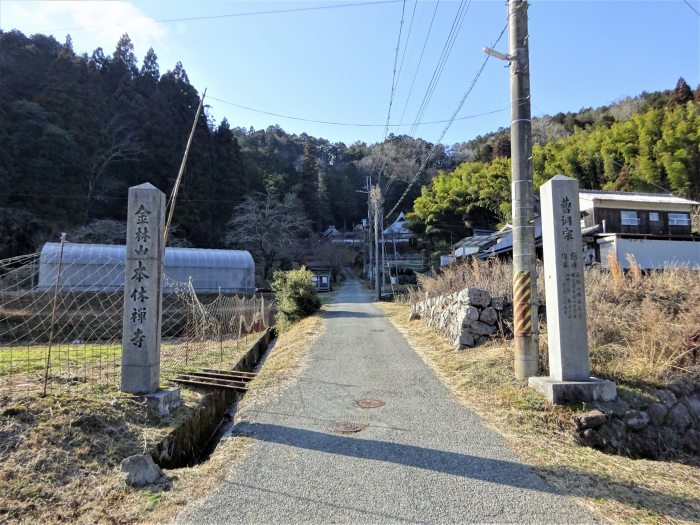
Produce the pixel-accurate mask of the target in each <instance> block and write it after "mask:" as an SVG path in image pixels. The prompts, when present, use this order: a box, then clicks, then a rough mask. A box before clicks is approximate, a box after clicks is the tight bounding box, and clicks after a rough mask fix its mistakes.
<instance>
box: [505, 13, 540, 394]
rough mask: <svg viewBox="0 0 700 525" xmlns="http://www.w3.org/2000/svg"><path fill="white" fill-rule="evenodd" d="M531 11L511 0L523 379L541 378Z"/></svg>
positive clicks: (517, 311)
mask: <svg viewBox="0 0 700 525" xmlns="http://www.w3.org/2000/svg"><path fill="white" fill-rule="evenodd" d="M527 7H528V5H527V1H525V0H508V22H509V26H510V28H509V36H510V57H509V58H510V112H511V125H510V140H511V166H512V170H513V183H512V195H513V317H514V319H513V321H514V322H513V324H514V336H515V376H516V377H517V378H518V379H521V380H522V379H527V378H528V377H530V376H535V375H537V373H538V368H539V350H538V346H539V345H538V326H537V323H538V315H537V304H538V302H537V268H536V262H537V258H536V253H535V224H534V208H535V206H534V197H533V187H532V122H531V114H530V58H529V51H528V33H527Z"/></svg>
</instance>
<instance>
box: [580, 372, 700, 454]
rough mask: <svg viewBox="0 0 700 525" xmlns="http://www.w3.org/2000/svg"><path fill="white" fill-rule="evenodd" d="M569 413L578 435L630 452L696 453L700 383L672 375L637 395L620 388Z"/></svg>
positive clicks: (608, 448) (587, 442) (613, 450)
mask: <svg viewBox="0 0 700 525" xmlns="http://www.w3.org/2000/svg"><path fill="white" fill-rule="evenodd" d="M594 406H595V407H596V409H595V410H592V411H590V412H586V413H584V414H579V415H576V416H574V418H573V422H574V424H575V425H576V430H577V433H578V436H579V439H580V441H581V442H582V443H583V444H585V445H588V446H590V447H593V448H597V449H599V450H603V451H604V452H608V453H612V454H623V455H625V456H630V457H633V458H648V459H664V458H668V457H672V456H674V455H676V454H677V453H678V452H684V453H687V454H692V455H698V454H699V453H700V383H691V382H690V381H685V380H683V381H677V382H675V383H671V384H669V385H668V386H667V387H666V388H664V389H654V390H651V391H649V392H647V393H645V394H643V395H630V394H627V393H624V392H620V397H619V399H618V400H617V401H612V402H607V403H594Z"/></svg>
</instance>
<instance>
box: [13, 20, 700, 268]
mask: <svg viewBox="0 0 700 525" xmlns="http://www.w3.org/2000/svg"><path fill="white" fill-rule="evenodd" d="M673 80H675V79H673ZM198 102H199V94H198V92H197V90H196V89H195V88H194V87H193V86H192V85H191V84H190V82H189V80H188V78H187V73H186V72H185V69H184V67H183V66H182V64H180V63H178V64H176V65H175V67H174V68H173V69H172V70H168V71H167V72H166V73H164V74H161V73H160V67H159V65H158V61H157V56H156V53H155V52H154V51H153V49H149V50H148V52H147V54H146V56H145V58H144V60H143V63H142V65H141V66H140V67H139V64H138V63H137V61H136V57H135V54H134V47H133V44H132V42H131V40H130V39H129V37H128V35H126V34H125V35H124V36H122V38H121V39H120V40H119V42H118V43H117V46H116V49H115V50H114V52H113V53H111V54H107V53H105V52H104V51H103V50H102V49H101V48H98V49H96V50H95V51H93V52H92V54H90V55H88V54H87V53H85V54H78V53H76V52H75V51H74V50H73V47H72V43H71V39H70V37H67V38H66V41H65V42H64V43H63V44H61V43H60V42H58V41H57V40H55V39H54V38H53V37H50V36H44V35H32V36H31V37H27V36H25V35H24V34H22V33H21V32H19V31H10V32H3V31H0V181H1V182H2V188H3V190H2V192H0V239H1V240H2V242H1V243H0V258H5V257H10V256H14V255H19V254H25V253H30V252H32V251H36V250H37V249H38V248H40V246H41V244H42V243H43V242H46V241H48V240H56V239H57V235H58V233H59V232H61V231H67V232H69V240H72V241H74V242H80V241H82V242H108V243H119V242H123V238H124V232H125V229H123V228H124V227H123V221H124V218H125V213H126V194H127V188H128V187H129V186H133V185H136V184H141V183H143V182H151V183H152V184H154V185H155V186H156V187H158V188H160V189H161V190H162V191H163V192H165V193H166V195H168V194H169V193H170V191H171V189H172V187H173V184H174V181H175V178H176V176H177V173H178V169H179V165H180V161H181V158H182V154H183V151H184V148H185V143H186V141H187V136H188V133H189V130H190V128H191V125H192V121H193V119H194V116H195V114H196V110H197V106H198ZM205 103H206V100H205ZM533 144H534V147H533V157H534V159H533V160H534V177H535V185H536V186H539V185H540V184H542V183H544V182H545V181H546V180H548V179H549V178H551V177H552V176H554V175H556V174H558V173H564V174H566V175H569V176H573V177H576V178H577V179H579V181H580V182H581V187H583V188H588V189H610V190H627V191H651V192H660V191H671V192H673V193H675V194H677V195H682V196H686V197H690V198H694V199H698V198H699V197H700V87H698V88H697V89H696V90H695V92H693V91H692V89H691V88H690V86H688V85H687V84H686V82H685V81H684V80H683V79H682V78H681V79H679V80H678V82H677V85H676V87H675V89H673V90H669V91H667V92H656V93H642V94H641V95H639V96H636V97H630V98H626V99H624V100H621V101H618V102H616V103H614V104H612V105H610V106H606V107H601V108H596V109H584V110H581V111H579V112H577V113H566V114H564V113H559V114H557V115H554V116H544V117H539V118H535V119H534V120H533ZM427 155H430V158H431V161H430V162H429V163H428V167H427V168H426V169H425V171H424V172H423V173H421V174H420V175H419V176H418V179H417V181H416V184H415V185H413V186H411V187H410V188H409V182H410V180H411V179H412V178H413V176H414V174H415V173H416V172H417V170H418V169H419V167H420V166H421V164H422V162H423V160H424V159H425V157H426V156H427ZM509 157H510V142H509V130H507V129H499V130H497V131H495V132H493V133H489V134H487V135H484V136H479V137H477V138H475V139H473V140H470V141H468V142H464V143H459V144H454V145H452V146H443V145H437V146H436V147H433V145H432V144H430V143H428V142H426V141H424V140H422V139H419V138H412V137H409V136H406V135H393V134H391V135H389V136H388V138H387V139H386V140H385V141H384V142H383V143H378V144H372V145H368V144H366V143H364V142H355V143H354V144H351V145H346V144H343V143H342V142H339V143H331V142H329V141H327V140H325V139H323V138H315V137H311V136H309V135H307V134H305V133H302V134H301V135H296V134H289V133H286V132H285V131H284V130H283V129H282V128H281V127H279V126H270V127H268V128H267V129H264V130H263V129H260V130H254V129H252V128H250V129H244V128H240V127H231V125H230V123H229V122H228V121H227V120H226V119H223V120H222V121H221V122H220V123H216V122H213V121H212V120H211V119H210V118H209V117H208V116H207V113H206V111H205V112H203V114H202V115H201V116H200V118H199V120H198V122H197V126H196V132H195V136H194V141H193V146H192V149H191V151H190V155H189V159H188V163H187V168H186V172H185V176H184V182H183V186H182V188H181V191H180V196H179V198H178V203H177V208H176V213H175V218H174V229H173V233H172V236H171V244H172V245H179V246H199V247H209V248H219V247H231V248H245V249H250V250H251V251H252V252H253V253H254V255H258V254H257V251H258V250H257V249H256V246H254V245H248V244H247V241H246V240H245V236H241V235H237V232H238V230H237V228H240V227H242V226H241V224H240V220H236V210H247V209H249V208H251V206H253V207H254V206H255V203H256V202H258V203H260V206H263V205H264V204H265V203H267V205H268V206H269V204H270V199H272V200H273V201H276V202H277V201H279V204H280V205H283V207H282V208H280V209H282V210H283V211H284V212H285V213H286V214H288V215H289V214H292V215H294V216H295V217H299V218H301V219H302V220H301V222H300V223H299V224H300V225H302V226H305V227H299V228H295V229H294V235H297V236H298V240H299V244H303V243H308V242H310V240H311V239H313V238H314V235H313V232H320V231H323V230H324V229H325V228H326V227H327V226H328V225H330V224H335V225H336V226H337V227H338V228H339V229H341V230H342V229H346V230H350V229H351V228H352V226H353V225H354V224H357V223H359V222H360V221H361V220H362V218H364V217H366V215H367V196H366V194H363V193H358V192H356V191H355V190H358V189H361V188H362V187H363V186H364V185H365V178H366V176H367V175H369V174H373V176H374V177H376V174H377V173H378V172H379V171H381V172H382V177H383V180H385V181H386V180H389V179H391V180H392V181H393V182H392V184H391V186H390V189H389V191H388V192H387V193H386V194H385V195H384V198H385V202H386V205H387V206H388V207H389V208H387V210H388V209H390V208H391V207H393V205H394V203H395V202H396V201H397V200H398V199H399V197H400V196H401V195H402V194H403V193H404V191H405V190H406V189H407V188H409V192H408V194H407V197H406V199H405V200H404V202H403V203H402V205H401V209H402V210H404V211H405V212H410V213H408V218H409V223H410V226H411V228H412V229H414V230H415V231H417V232H419V233H421V234H422V236H423V237H424V238H425V239H426V240H427V241H428V242H430V243H431V244H432V245H433V246H436V245H438V246H439V245H440V244H443V245H444V243H445V242H446V241H449V240H450V239H453V240H456V239H458V238H460V237H461V236H464V235H467V234H469V233H470V230H471V228H473V227H495V226H497V225H499V224H502V223H504V222H506V221H508V219H509V214H510V159H509ZM273 204H274V203H273ZM393 218H394V217H391V218H390V220H393Z"/></svg>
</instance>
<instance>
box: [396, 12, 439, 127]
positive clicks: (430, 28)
mask: <svg viewBox="0 0 700 525" xmlns="http://www.w3.org/2000/svg"><path fill="white" fill-rule="evenodd" d="M439 5H440V0H438V1H437V2H436V3H435V10H434V11H433V17H432V18H431V19H430V26H429V27H428V33H427V34H426V35H425V42H423V50H422V51H421V52H420V58H419V59H418V65H417V66H416V72H415V73H414V74H413V80H412V81H411V89H409V90H408V96H407V97H406V103H405V104H404V106H403V111H402V112H401V118H400V119H399V125H401V123H402V122H403V117H404V115H405V114H406V108H407V107H408V101H409V100H411V94H412V93H413V86H414V85H415V83H416V77H417V76H418V71H420V65H421V62H423V54H424V53H425V48H426V46H427V45H428V38H429V37H430V32H431V31H432V29H433V22H434V21H435V15H436V14H437V10H438V6H439Z"/></svg>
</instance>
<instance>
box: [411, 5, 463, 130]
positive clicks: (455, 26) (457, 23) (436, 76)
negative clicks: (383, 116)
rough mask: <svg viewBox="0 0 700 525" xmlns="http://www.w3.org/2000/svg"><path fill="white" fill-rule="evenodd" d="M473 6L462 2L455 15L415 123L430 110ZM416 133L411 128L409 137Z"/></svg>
mask: <svg viewBox="0 0 700 525" xmlns="http://www.w3.org/2000/svg"><path fill="white" fill-rule="evenodd" d="M470 6H471V0H468V1H465V0H462V2H461V3H460V5H459V9H458V10H457V14H456V15H455V19H454V21H453V22H452V27H451V28H450V32H449V34H448V35H447V40H446V41H445V44H444V45H443V48H442V53H441V55H440V58H439V59H438V63H437V64H436V66H435V70H434V71H433V76H432V78H431V79H430V83H429V84H428V88H427V89H426V92H425V95H424V96H423V101H422V102H421V105H420V107H419V109H418V113H417V115H416V119H415V121H416V122H417V121H420V120H421V119H422V118H423V115H425V112H426V110H427V109H428V105H429V104H430V100H431V99H432V98H433V94H434V93H435V88H436V87H437V84H438V82H439V81H440V77H441V76H442V72H443V71H444V69H445V64H447V59H448V58H449V56H450V53H451V52H452V48H453V47H454V43H455V41H456V40H457V35H458V34H459V31H460V29H461V28H462V24H463V23H464V18H465V17H466V15H467V12H468V11H469V7H470ZM414 133H415V126H413V125H412V126H411V130H410V131H409V133H408V134H409V135H413V134H414Z"/></svg>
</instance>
